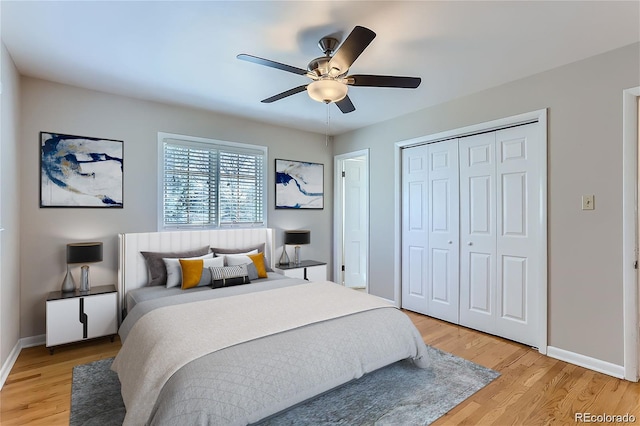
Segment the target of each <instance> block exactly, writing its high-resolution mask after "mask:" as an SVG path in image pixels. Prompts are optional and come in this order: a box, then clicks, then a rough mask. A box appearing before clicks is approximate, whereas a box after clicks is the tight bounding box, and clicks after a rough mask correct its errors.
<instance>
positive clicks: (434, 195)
mask: <svg viewBox="0 0 640 426" xmlns="http://www.w3.org/2000/svg"><path fill="white" fill-rule="evenodd" d="M402 164H403V175H402V176H403V182H402V203H403V204H402V211H403V215H402V232H403V235H402V253H403V254H402V306H403V307H404V308H406V309H410V310H413V311H416V312H420V313H424V314H427V315H430V316H433V317H436V318H440V319H443V320H446V321H451V322H455V323H457V322H458V311H459V310H458V303H459V302H458V300H459V295H458V292H459V282H458V274H459V270H458V256H459V231H458V228H459V223H458V218H459V214H458V209H459V198H458V190H459V188H458V141H457V140H449V141H445V142H440V143H436V144H431V145H425V146H418V147H412V148H407V149H404V150H403V159H402Z"/></svg>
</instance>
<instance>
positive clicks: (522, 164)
mask: <svg viewBox="0 0 640 426" xmlns="http://www.w3.org/2000/svg"><path fill="white" fill-rule="evenodd" d="M538 129H539V126H538V125H537V124H528V125H525V126H518V127H512V128H509V129H504V130H499V131H497V132H496V150H497V154H498V155H497V158H499V160H500V161H498V163H497V164H496V177H497V179H498V182H500V184H499V185H498V188H497V211H498V216H497V228H498V229H499V230H500V232H499V233H498V235H497V239H496V254H497V257H496V259H497V262H498V263H497V268H498V271H500V273H499V274H498V276H497V282H496V289H497V291H496V293H497V298H498V300H497V301H498V315H497V316H496V334H499V335H501V336H504V337H506V338H508V339H513V340H517V341H519V342H522V343H526V344H529V345H532V346H535V345H536V341H537V336H538V323H539V319H538V315H539V301H538V297H537V295H538V292H537V287H536V286H537V285H539V283H540V280H541V277H540V276H539V269H540V268H539V264H540V263H539V253H538V246H537V241H538V240H539V238H540V236H539V235H538V227H537V226H536V218H537V217H538V210H539V208H540V200H539V198H538V196H537V194H538V193H539V188H537V187H536V182H538V180H539V175H538V173H539V172H538V170H539V166H538V164H539V162H540V161H542V160H541V159H539V152H540V140H539V134H538Z"/></svg>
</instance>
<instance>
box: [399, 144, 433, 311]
mask: <svg viewBox="0 0 640 426" xmlns="http://www.w3.org/2000/svg"><path fill="white" fill-rule="evenodd" d="M427 179H428V171H427V146H416V147H412V148H407V149H403V150H402V266H401V268H402V284H401V285H402V307H403V308H405V309H409V310H411V311H415V312H420V313H423V314H426V313H427V305H428V299H427V297H428V296H427V274H428V271H429V264H428V256H427V251H428V245H429V239H428V237H429V233H428V228H427V211H428V209H429V204H428V199H427V185H428V181H427Z"/></svg>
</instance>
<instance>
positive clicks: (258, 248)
mask: <svg viewBox="0 0 640 426" xmlns="http://www.w3.org/2000/svg"><path fill="white" fill-rule="evenodd" d="M264 246H265V243H261V244H257V245H255V246H250V247H244V248H239V249H227V248H215V247H214V248H212V249H211V251H212V252H213V253H214V254H215V255H216V256H220V255H225V254H255V253H264V252H265V251H264ZM264 266H265V270H266V271H267V272H273V269H271V268H270V267H269V262H268V260H265V262H264Z"/></svg>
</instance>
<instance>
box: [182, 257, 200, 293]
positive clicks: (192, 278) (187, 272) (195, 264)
mask: <svg viewBox="0 0 640 426" xmlns="http://www.w3.org/2000/svg"><path fill="white" fill-rule="evenodd" d="M203 265H204V260H202V259H193V260H188V259H180V267H181V268H182V289H183V290H186V289H188V288H193V287H197V286H198V284H199V283H200V277H201V276H202V267H203Z"/></svg>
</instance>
